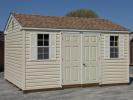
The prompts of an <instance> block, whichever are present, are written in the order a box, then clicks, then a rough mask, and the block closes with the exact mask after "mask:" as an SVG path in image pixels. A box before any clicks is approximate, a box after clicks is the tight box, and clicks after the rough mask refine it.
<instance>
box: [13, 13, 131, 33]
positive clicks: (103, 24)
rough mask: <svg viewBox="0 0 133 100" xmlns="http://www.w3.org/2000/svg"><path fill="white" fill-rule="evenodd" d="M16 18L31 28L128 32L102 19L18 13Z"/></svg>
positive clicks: (15, 15)
mask: <svg viewBox="0 0 133 100" xmlns="http://www.w3.org/2000/svg"><path fill="white" fill-rule="evenodd" d="M14 17H15V18H16V20H17V21H18V22H19V23H20V24H21V25H22V26H23V27H29V28H55V29H82V30H108V31H128V29H126V28H124V27H123V26H120V25H118V24H115V23H113V22H111V21H109V20H105V19H100V18H79V17H61V16H58V17H57V16H40V15H29V14H17V13H14Z"/></svg>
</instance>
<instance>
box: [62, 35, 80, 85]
mask: <svg viewBox="0 0 133 100" xmlns="http://www.w3.org/2000/svg"><path fill="white" fill-rule="evenodd" d="M62 55H63V84H64V85H65V84H80V82H81V37H80V34H72V33H71V34H63V54H62Z"/></svg>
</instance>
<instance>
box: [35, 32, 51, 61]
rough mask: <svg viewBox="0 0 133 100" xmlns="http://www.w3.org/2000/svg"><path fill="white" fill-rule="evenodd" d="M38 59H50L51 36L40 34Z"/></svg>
mask: <svg viewBox="0 0 133 100" xmlns="http://www.w3.org/2000/svg"><path fill="white" fill-rule="evenodd" d="M37 37H38V40H37V42H38V44H37V46H38V59H49V34H38V36H37Z"/></svg>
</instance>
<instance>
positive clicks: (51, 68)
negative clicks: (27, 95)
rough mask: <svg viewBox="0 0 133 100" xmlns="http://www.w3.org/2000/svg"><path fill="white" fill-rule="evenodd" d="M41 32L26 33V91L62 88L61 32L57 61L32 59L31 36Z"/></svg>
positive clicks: (57, 34)
mask: <svg viewBox="0 0 133 100" xmlns="http://www.w3.org/2000/svg"><path fill="white" fill-rule="evenodd" d="M33 33H34V34H37V33H40V32H37V31H34V32H31V31H30V32H26V90H30V89H45V88H56V87H61V85H60V81H61V80H60V58H61V54H60V53H61V51H60V45H61V41H60V37H61V34H60V32H58V33H57V32H55V34H56V59H55V60H32V59H31V55H30V54H31V48H30V47H31V44H30V43H31V41H30V39H31V34H33ZM42 33H43V32H42ZM53 33H54V32H53Z"/></svg>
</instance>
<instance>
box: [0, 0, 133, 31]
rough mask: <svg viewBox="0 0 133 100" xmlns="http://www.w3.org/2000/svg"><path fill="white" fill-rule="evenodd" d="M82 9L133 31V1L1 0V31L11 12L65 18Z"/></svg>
mask: <svg viewBox="0 0 133 100" xmlns="http://www.w3.org/2000/svg"><path fill="white" fill-rule="evenodd" d="M80 8H85V9H91V10H93V11H95V12H96V13H97V14H98V15H99V17H100V18H104V19H109V20H111V21H113V22H115V23H118V24H120V25H122V26H124V27H126V28H128V29H130V30H131V31H133V0H0V30H2V31H3V30H4V27H5V25H6V22H7V20H8V17H9V14H10V12H17V13H27V14H39V15H48V16H64V15H65V14H66V13H67V12H69V11H71V10H76V9H80Z"/></svg>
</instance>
